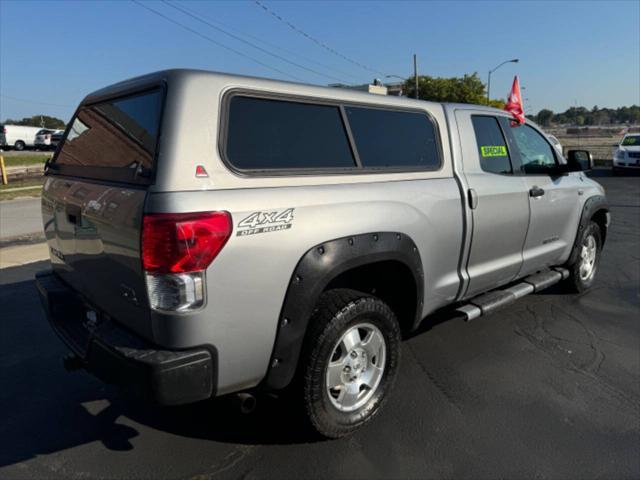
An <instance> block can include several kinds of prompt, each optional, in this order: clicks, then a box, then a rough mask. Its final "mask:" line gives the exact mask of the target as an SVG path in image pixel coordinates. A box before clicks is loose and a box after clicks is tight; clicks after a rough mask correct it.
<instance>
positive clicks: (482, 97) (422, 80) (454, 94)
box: [403, 72, 504, 108]
mask: <svg viewBox="0 0 640 480" xmlns="http://www.w3.org/2000/svg"><path fill="white" fill-rule="evenodd" d="M403 90H404V91H405V92H406V95H407V96H408V97H411V98H415V92H416V88H415V80H414V79H413V77H412V78H408V79H407V80H406V81H405V83H404V87H403ZM418 98H420V99H421V100H431V101H433V102H453V103H474V104H478V105H491V106H494V107H497V108H503V107H504V101H503V100H492V101H491V102H487V93H486V90H485V86H484V83H482V80H480V77H479V76H478V74H477V73H475V72H474V73H473V74H471V75H468V74H466V75H464V76H462V77H450V78H442V77H431V76H429V75H421V76H419V77H418Z"/></svg>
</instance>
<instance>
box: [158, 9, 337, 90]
mask: <svg viewBox="0 0 640 480" xmlns="http://www.w3.org/2000/svg"><path fill="white" fill-rule="evenodd" d="M162 1H163V3H165V4H166V5H168V6H169V7H171V8H173V9H175V10H178V11H179V12H182V13H184V14H185V15H187V16H189V17H191V18H193V19H195V20H197V21H199V22H200V23H204V24H205V25H208V26H209V27H211V28H213V29H215V30H217V31H219V32H222V33H224V34H225V35H227V36H229V37H231V38H233V39H235V40H238V41H239V42H242V43H244V44H246V45H249V46H250V47H253V48H255V49H257V50H260V51H261V52H263V53H266V54H267V55H271V56H272V57H274V58H277V59H279V60H282V61H283V62H286V63H288V64H290V65H293V66H294V67H298V68H302V69H303V70H306V71H308V72H311V73H314V74H316V75H320V76H321V77H326V78H330V79H332V80H337V81H339V82H345V81H344V80H342V79H341V78H337V77H334V76H333V75H328V74H326V73H322V72H319V71H318V70H314V69H313V68H309V67H306V66H304V65H301V64H299V63H297V62H294V61H292V60H289V59H287V58H285V57H283V56H282V55H278V54H277V53H273V52H270V51H269V50H267V49H265V48H262V47H261V46H259V45H256V44H255V43H252V42H250V41H248V40H245V39H243V38H241V37H239V36H237V35H235V34H233V33H231V32H228V31H226V30H225V29H223V28H220V27H218V26H216V25H214V24H212V23H210V22H208V21H207V20H205V19H203V18H200V17H199V16H197V15H195V14H193V13H191V12H190V11H189V10H187V9H185V8H183V7H179V6H177V5H174V4H172V3H170V2H168V1H167V0H162ZM346 83H348V82H346Z"/></svg>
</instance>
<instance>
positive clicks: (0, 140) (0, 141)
mask: <svg viewBox="0 0 640 480" xmlns="http://www.w3.org/2000/svg"><path fill="white" fill-rule="evenodd" d="M6 146H7V137H6V136H5V134H4V125H0V149H4V148H6Z"/></svg>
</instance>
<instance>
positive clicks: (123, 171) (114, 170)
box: [42, 87, 164, 340]
mask: <svg viewBox="0 0 640 480" xmlns="http://www.w3.org/2000/svg"><path fill="white" fill-rule="evenodd" d="M163 102H164V90H163V88H161V87H150V88H147V89H145V90H143V91H141V92H136V93H129V94H127V95H124V96H116V97H113V96H111V97H108V98H105V99H104V100H101V101H94V102H93V103H90V104H86V105H81V107H80V108H79V109H78V111H77V113H76V115H75V116H74V118H73V120H72V122H71V125H70V126H69V128H68V129H67V131H66V133H65V137H64V140H63V143H62V145H61V148H60V149H59V150H58V152H56V155H55V156H54V158H53V160H52V162H51V164H50V165H49V166H48V168H47V180H46V182H45V185H44V188H43V192H42V215H43V221H44V231H45V235H46V238H47V242H48V245H49V252H50V258H51V262H52V265H53V270H54V272H55V273H56V274H58V276H59V277H60V278H61V279H62V280H63V281H64V282H65V283H67V284H68V285H69V286H71V287H72V288H73V289H74V290H76V291H78V292H79V293H81V294H82V296H83V297H84V298H85V299H86V301H87V303H88V304H89V306H90V307H93V308H95V309H97V310H98V312H99V313H101V314H103V315H108V316H109V317H111V318H112V319H113V320H115V321H117V322H119V323H121V324H123V325H125V326H126V327H129V328H130V329H132V330H133V331H135V332H137V333H139V334H140V335H142V336H143V337H146V338H147V339H149V340H153V335H152V331H151V320H150V313H149V302H148V300H147V293H146V286H145V280H144V274H143V272H142V261H141V251H140V250H141V245H140V243H141V235H142V222H143V219H142V216H143V211H144V205H145V199H146V196H147V188H148V186H149V185H150V184H151V183H152V182H153V178H154V174H155V161H156V153H157V152H156V150H157V145H158V139H159V136H160V133H159V129H160V120H161V118H160V117H161V112H162V104H163Z"/></svg>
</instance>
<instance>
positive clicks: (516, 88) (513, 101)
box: [504, 75, 525, 123]
mask: <svg viewBox="0 0 640 480" xmlns="http://www.w3.org/2000/svg"><path fill="white" fill-rule="evenodd" d="M504 109H505V110H506V111H507V112H511V115H513V118H514V119H515V121H516V122H518V123H524V122H525V118H524V108H523V107H522V96H521V95H520V81H519V80H518V76H517V75H516V76H515V77H513V85H512V86H511V92H510V93H509V99H508V100H507V104H506V105H505V106H504Z"/></svg>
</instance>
